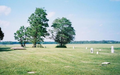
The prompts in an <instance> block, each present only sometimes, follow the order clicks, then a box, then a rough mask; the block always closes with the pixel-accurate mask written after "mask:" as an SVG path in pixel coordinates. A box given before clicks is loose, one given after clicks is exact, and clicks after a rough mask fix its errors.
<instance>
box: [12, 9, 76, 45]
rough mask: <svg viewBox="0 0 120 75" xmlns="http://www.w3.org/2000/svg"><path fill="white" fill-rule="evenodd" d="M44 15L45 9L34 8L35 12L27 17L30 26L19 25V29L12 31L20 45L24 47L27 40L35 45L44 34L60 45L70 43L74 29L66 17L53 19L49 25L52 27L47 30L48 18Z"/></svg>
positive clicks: (42, 39) (41, 39) (42, 38)
mask: <svg viewBox="0 0 120 75" xmlns="http://www.w3.org/2000/svg"><path fill="white" fill-rule="evenodd" d="M46 16H47V13H46V10H44V9H43V8H36V10H35V12H34V13H32V14H31V16H30V17H29V18H28V22H29V24H30V26H29V27H24V26H21V27H20V29H19V30H17V31H16V33H14V37H15V39H16V40H18V41H19V42H20V44H21V46H22V47H24V46H25V43H27V42H32V43H33V47H36V44H37V43H38V44H40V42H43V41H44V38H45V37H46V36H49V37H50V39H54V40H55V42H58V43H59V46H60V47H63V46H65V44H67V43H70V42H71V41H72V40H73V39H74V36H75V30H74V28H73V27H72V23H71V22H70V21H69V20H68V19H66V18H64V17H63V18H61V19H60V18H57V19H55V20H54V22H53V24H52V26H51V27H52V28H53V29H51V30H49V32H48V31H47V27H49V25H48V21H49V20H48V19H47V18H46Z"/></svg>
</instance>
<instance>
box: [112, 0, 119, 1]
mask: <svg viewBox="0 0 120 75" xmlns="http://www.w3.org/2000/svg"><path fill="white" fill-rule="evenodd" d="M110 1H120V0H110Z"/></svg>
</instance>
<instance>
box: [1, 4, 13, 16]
mask: <svg viewBox="0 0 120 75" xmlns="http://www.w3.org/2000/svg"><path fill="white" fill-rule="evenodd" d="M10 12H11V8H10V7H7V6H0V15H3V14H4V15H6V16H7V15H8V14H9V13H10Z"/></svg>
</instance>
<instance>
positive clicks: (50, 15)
mask: <svg viewBox="0 0 120 75" xmlns="http://www.w3.org/2000/svg"><path fill="white" fill-rule="evenodd" d="M54 15H55V12H49V13H48V15H47V17H48V18H51V17H53V16H54Z"/></svg>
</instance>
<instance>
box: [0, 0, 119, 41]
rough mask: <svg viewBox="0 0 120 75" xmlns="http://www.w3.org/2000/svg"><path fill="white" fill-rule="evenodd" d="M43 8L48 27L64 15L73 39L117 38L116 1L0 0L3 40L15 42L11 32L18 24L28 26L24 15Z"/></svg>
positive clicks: (117, 4)
mask: <svg viewBox="0 0 120 75" xmlns="http://www.w3.org/2000/svg"><path fill="white" fill-rule="evenodd" d="M43 7H44V8H45V10H46V13H47V14H48V15H47V18H48V19H49V22H48V23H49V27H51V25H52V22H53V21H54V20H55V19H57V18H62V17H66V18H67V19H69V20H70V21H71V22H72V27H74V29H75V33H76V36H75V39H74V40H75V41H86V40H88V41H90V40H97V41H99V40H115V41H120V0H0V27H1V29H2V31H3V32H4V35H5V36H4V39H3V41H15V39H14V33H15V32H16V31H17V30H19V28H20V26H23V25H24V26H26V27H27V26H29V22H28V17H30V15H31V14H32V13H34V12H35V9H36V8H43ZM45 41H53V40H51V39H45Z"/></svg>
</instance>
